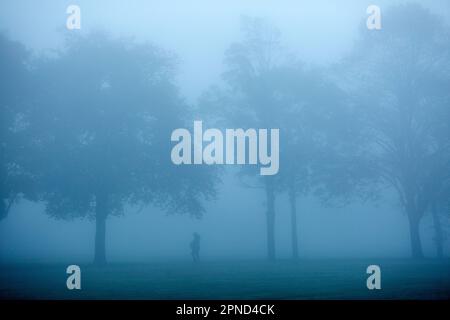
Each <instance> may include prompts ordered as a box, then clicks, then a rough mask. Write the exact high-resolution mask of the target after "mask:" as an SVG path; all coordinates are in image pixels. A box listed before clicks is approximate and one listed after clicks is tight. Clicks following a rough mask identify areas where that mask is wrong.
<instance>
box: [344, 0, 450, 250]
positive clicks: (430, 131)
mask: <svg viewBox="0 0 450 320" xmlns="http://www.w3.org/2000/svg"><path fill="white" fill-rule="evenodd" d="M449 40H450V37H449V30H448V28H446V27H445V25H444V23H443V22H442V20H441V19H440V18H439V17H438V16H436V15H434V14H431V13H430V12H429V11H427V10H426V9H423V8H422V7H421V6H420V5H417V4H408V5H401V6H398V7H393V8H391V9H390V10H386V13H385V14H384V16H383V29H382V30H380V31H369V30H366V29H363V30H362V32H361V39H360V40H359V42H358V44H357V46H356V48H355V50H354V52H353V54H352V55H351V56H350V57H349V59H348V61H347V64H345V67H346V69H347V70H350V72H347V76H348V78H346V79H344V78H342V79H341V85H342V86H343V87H345V88H346V89H347V90H348V92H349V94H350V95H351V96H352V97H353V98H354V102H355V108H354V115H353V120H354V121H356V122H358V123H361V126H360V129H361V131H360V133H361V134H362V136H364V137H365V139H366V142H367V146H368V148H367V154H370V157H371V159H372V163H371V169H372V170H375V171H376V172H378V174H379V177H380V178H381V179H382V181H384V182H385V183H387V184H388V185H390V186H392V187H393V188H394V189H395V190H396V192H397V194H398V196H399V199H400V202H401V204H402V207H403V209H404V211H405V213H406V215H407V217H408V220H409V229H410V239H411V250H412V257H414V258H421V257H423V251H422V246H421V240H420V232H419V226H420V222H421V220H422V217H423V216H424V214H425V212H426V211H427V210H428V209H430V206H431V204H432V203H433V201H434V199H435V196H436V195H438V194H440V193H441V190H442V189H443V188H445V186H448V183H447V182H448V178H449V172H450V153H449V150H450V149H449V147H450V131H449V126H450V112H449V101H450V100H449V93H450V92H449V90H448V88H450V81H449V80H450V72H449V71H450V65H449V62H448V61H449V57H450V56H449V53H450V45H449V44H450V41H449ZM355 135H357V134H356V132H355ZM446 181H447V182H446Z"/></svg>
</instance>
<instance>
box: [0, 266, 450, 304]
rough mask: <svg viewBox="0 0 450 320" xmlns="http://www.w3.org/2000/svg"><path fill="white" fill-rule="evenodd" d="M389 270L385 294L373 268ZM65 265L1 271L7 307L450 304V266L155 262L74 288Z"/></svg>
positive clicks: (384, 273) (87, 272)
mask: <svg viewBox="0 0 450 320" xmlns="http://www.w3.org/2000/svg"><path fill="white" fill-rule="evenodd" d="M370 264H378V265H379V266H380V267H381V286H382V288H381V290H368V289H367V287H366V279H367V277H368V275H367V274H366V268H367V266H368V265H370ZM66 267H67V265H63V264H51V265H50V264H48V265H46V264H21V265H12V264H9V265H1V266H0V298H1V299H449V298H450V261H449V260H446V261H444V262H438V261H435V260H425V261H417V262H413V261H410V260H379V259H374V260H370V261H369V260H299V261H298V262H292V261H278V262H274V263H269V262H264V261H216V262H209V261H208V262H201V263H199V264H193V263H191V262H170V263H163V262H153V263H147V264H110V265H108V266H106V267H103V268H99V267H94V266H91V265H80V267H81V272H82V274H81V286H82V289H81V290H72V291H69V290H68V289H67V288H66V279H67V276H68V275H67V274H66V272H65V271H66Z"/></svg>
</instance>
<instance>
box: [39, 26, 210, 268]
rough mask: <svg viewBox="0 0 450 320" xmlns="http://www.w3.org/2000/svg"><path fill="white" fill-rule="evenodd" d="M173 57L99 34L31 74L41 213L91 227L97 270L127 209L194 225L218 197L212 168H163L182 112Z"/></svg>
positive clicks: (75, 42)
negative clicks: (154, 209)
mask: <svg viewBox="0 0 450 320" xmlns="http://www.w3.org/2000/svg"><path fill="white" fill-rule="evenodd" d="M175 68H176V60H175V59H174V57H173V56H172V55H171V54H169V53H167V52H165V51H163V50H162V49H159V48H157V47H155V46H153V45H150V44H136V43H135V42H133V41H128V40H114V39H112V38H110V37H108V36H106V35H104V34H102V33H94V34H90V35H89V36H74V37H69V38H67V40H66V42H65V48H64V50H62V51H61V52H59V54H58V56H57V57H55V58H47V59H44V60H43V61H42V62H41V63H40V64H39V66H38V67H37V74H38V75H39V83H40V84H41V86H40V88H39V89H40V93H41V95H40V99H39V102H38V104H37V107H36V109H35V112H34V114H33V118H32V120H33V130H34V137H35V139H34V144H35V145H36V146H37V148H38V149H39V150H40V154H41V161H40V162H39V163H38V164H37V165H36V166H37V170H36V171H37V172H39V177H40V180H41V183H40V186H41V194H42V199H43V201H45V203H46V211H47V213H48V214H49V215H50V216H52V217H54V218H59V219H73V218H77V217H91V218H93V219H95V221H96V235H95V259H94V262H95V263H96V264H99V265H102V264H105V263H106V245H105V236H106V221H107V217H108V216H110V215H121V214H123V213H124V207H125V206H126V205H127V204H129V205H132V204H139V203H140V204H150V203H151V204H154V205H156V206H159V207H162V208H164V209H166V210H167V211H168V212H180V213H183V212H188V213H190V214H192V215H195V216H198V217H199V216H201V215H202V213H203V212H204V208H203V206H202V199H210V198H211V197H214V195H215V183H216V176H215V175H214V171H212V168H209V167H204V166H202V167H199V166H196V167H194V166H191V167H189V166H180V167H177V166H175V165H173V164H172V162H171V159H170V151H171V147H172V145H171V141H170V137H171V132H172V130H174V129H176V128H178V127H183V126H185V124H186V123H185V121H186V120H188V117H189V107H188V106H187V105H186V103H185V102H184V101H183V99H182V98H181V97H180V95H179V92H178V89H177V87H176V86H175V84H174V74H175V71H176V69H175Z"/></svg>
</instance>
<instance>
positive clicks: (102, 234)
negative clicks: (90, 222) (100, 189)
mask: <svg viewBox="0 0 450 320" xmlns="http://www.w3.org/2000/svg"><path fill="white" fill-rule="evenodd" d="M107 216H108V205H107V197H106V196H105V195H104V194H100V195H97V197H96V204H95V258H94V264H96V265H99V266H102V265H105V264H106V244H105V239H106V217H107Z"/></svg>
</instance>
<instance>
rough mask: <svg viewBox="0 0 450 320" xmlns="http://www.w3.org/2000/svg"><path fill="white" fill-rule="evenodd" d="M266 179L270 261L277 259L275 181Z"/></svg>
mask: <svg viewBox="0 0 450 320" xmlns="http://www.w3.org/2000/svg"><path fill="white" fill-rule="evenodd" d="M269 179H270V178H267V180H266V197H267V214H266V218H267V258H268V259H269V261H274V260H275V192H274V189H273V182H272V181H271V180H269Z"/></svg>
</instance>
